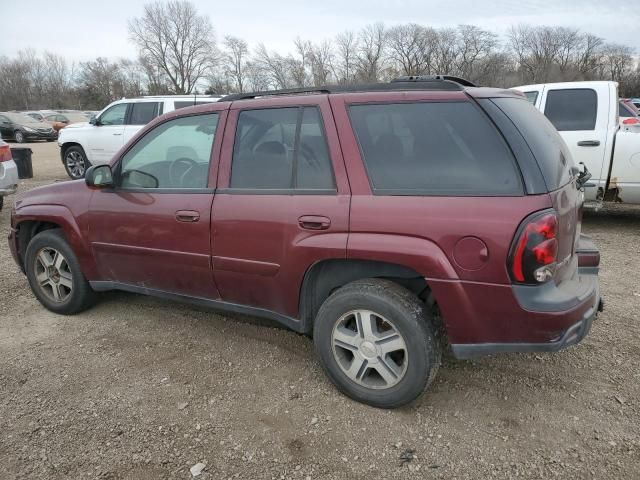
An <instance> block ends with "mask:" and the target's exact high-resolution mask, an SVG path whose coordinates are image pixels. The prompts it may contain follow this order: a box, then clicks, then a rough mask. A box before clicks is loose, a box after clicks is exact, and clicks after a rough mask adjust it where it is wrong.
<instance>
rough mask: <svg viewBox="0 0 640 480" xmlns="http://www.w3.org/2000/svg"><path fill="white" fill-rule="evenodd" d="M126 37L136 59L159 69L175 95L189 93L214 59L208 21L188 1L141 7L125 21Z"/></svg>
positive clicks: (212, 33)
mask: <svg viewBox="0 0 640 480" xmlns="http://www.w3.org/2000/svg"><path fill="white" fill-rule="evenodd" d="M129 35H130V37H131V40H132V41H133V42H134V43H135V44H136V45H137V46H138V50H139V53H140V57H142V58H143V59H144V61H145V63H148V64H150V65H155V66H157V67H159V68H160V70H162V71H163V73H165V74H166V75H167V77H168V79H169V82H170V84H171V86H172V89H173V91H174V92H175V93H177V94H183V93H191V92H192V91H193V89H194V88H195V87H196V85H197V84H198V82H199V81H200V80H201V79H202V78H203V77H204V76H205V75H206V74H207V72H208V71H209V70H210V68H211V66H212V63H213V60H214V58H215V40H214V31H213V27H212V26H211V21H210V20H209V17H206V16H202V15H198V12H197V11H196V8H195V6H194V5H193V4H192V3H191V2H188V1H181V0H172V1H170V2H167V3H161V2H156V3H150V4H147V5H145V7H144V15H143V16H142V17H140V18H134V19H133V20H131V21H130V22H129Z"/></svg>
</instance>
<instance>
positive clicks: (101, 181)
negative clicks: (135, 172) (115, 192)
mask: <svg viewBox="0 0 640 480" xmlns="http://www.w3.org/2000/svg"><path fill="white" fill-rule="evenodd" d="M84 182H85V183H86V184H87V186H88V187H94V188H104V187H112V186H113V174H112V173H111V167H110V166H109V165H94V166H92V167H89V168H88V169H87V172H86V173H85V174H84Z"/></svg>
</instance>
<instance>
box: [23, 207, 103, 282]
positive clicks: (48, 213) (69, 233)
mask: <svg viewBox="0 0 640 480" xmlns="http://www.w3.org/2000/svg"><path fill="white" fill-rule="evenodd" d="M14 228H15V229H16V231H17V234H16V235H17V239H18V242H17V253H18V258H19V260H20V267H21V268H22V269H23V271H24V269H25V265H24V261H25V252H26V250H27V246H28V245H29V242H30V241H31V240H32V239H33V237H35V236H36V235H37V234H38V233H40V232H43V231H45V230H51V229H60V230H61V231H62V234H63V235H64V238H65V240H66V241H67V243H68V244H69V246H70V248H71V249H72V250H73V252H74V253H75V254H76V256H77V257H78V261H79V263H80V267H81V269H82V273H83V274H84V276H85V277H86V278H87V279H93V278H95V277H96V273H97V268H96V263H95V259H94V257H93V253H92V252H91V249H90V248H89V246H88V244H87V243H86V242H85V240H84V236H83V233H82V232H81V229H80V227H79V226H78V224H77V223H76V221H75V219H74V218H73V215H72V213H71V212H70V211H69V209H67V208H66V207H64V206H62V205H34V206H33V207H31V206H26V207H23V208H21V209H20V210H19V211H18V212H17V213H16V217H15V227H14Z"/></svg>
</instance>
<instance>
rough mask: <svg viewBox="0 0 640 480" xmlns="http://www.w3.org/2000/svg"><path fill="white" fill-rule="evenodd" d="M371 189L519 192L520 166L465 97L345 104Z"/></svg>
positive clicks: (402, 192)
mask: <svg viewBox="0 0 640 480" xmlns="http://www.w3.org/2000/svg"><path fill="white" fill-rule="evenodd" d="M349 114H350V117H351V123H352V125H353V129H354V131H355V134H356V137H357V139H358V143H359V145H360V150H361V153H362V157H363V160H364V163H365V167H366V170H367V173H368V175H369V181H370V184H371V188H372V190H373V192H374V193H375V194H377V195H442V196H501V195H521V194H522V193H523V187H522V183H521V178H520V172H519V170H518V169H517V167H516V164H515V159H514V158H513V155H512V153H511V151H510V150H509V148H508V146H507V145H506V143H505V142H504V140H503V139H502V137H501V135H500V133H499V132H498V131H497V130H496V128H495V126H494V125H493V124H492V123H491V121H490V120H489V119H488V118H487V116H486V115H485V114H484V113H483V112H482V111H481V110H480V109H479V107H477V106H476V105H475V104H473V103H471V102H424V103H398V104H366V105H352V106H351V107H349Z"/></svg>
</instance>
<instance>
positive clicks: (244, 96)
mask: <svg viewBox="0 0 640 480" xmlns="http://www.w3.org/2000/svg"><path fill="white" fill-rule="evenodd" d="M302 93H331V91H330V90H329V88H328V87H319V88H313V87H303V88H285V89H282V90H265V91H261V92H248V93H232V94H231V95H226V96H224V97H222V98H221V99H220V100H219V101H220V102H233V101H236V100H248V99H252V98H256V97H267V96H269V97H271V96H274V95H296V94H302Z"/></svg>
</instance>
